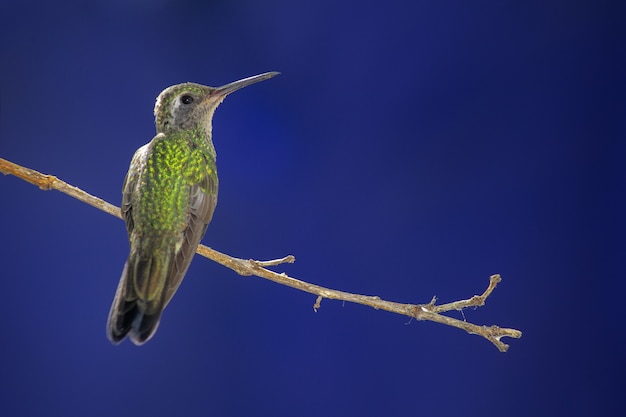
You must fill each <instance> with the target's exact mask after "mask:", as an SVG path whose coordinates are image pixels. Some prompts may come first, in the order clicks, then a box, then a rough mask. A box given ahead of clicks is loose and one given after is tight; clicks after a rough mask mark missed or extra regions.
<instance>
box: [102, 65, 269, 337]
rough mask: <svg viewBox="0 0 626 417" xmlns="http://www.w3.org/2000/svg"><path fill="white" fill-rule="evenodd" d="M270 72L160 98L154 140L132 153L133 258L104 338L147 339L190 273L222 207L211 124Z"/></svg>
mask: <svg viewBox="0 0 626 417" xmlns="http://www.w3.org/2000/svg"><path fill="white" fill-rule="evenodd" d="M276 74H278V73H275V72H271V73H265V74H261V75H258V76H255V77H250V78H246V79H243V80H240V81H236V82H234V83H231V84H227V85H225V86H223V87H219V88H213V87H207V86H203V85H199V84H193V83H185V84H178V85H175V86H172V87H169V88H167V89H165V90H164V91H163V92H162V93H161V94H160V95H159V97H158V98H157V103H156V106H155V110H154V112H155V119H156V127H157V135H156V136H155V137H154V139H152V141H150V142H149V143H148V144H146V145H144V146H142V147H141V148H139V149H138V150H137V152H135V155H134V156H133V159H132V161H131V164H130V168H129V171H128V174H127V175H126V179H125V180H124V187H123V197H122V215H123V217H124V220H125V221H126V228H127V231H128V238H129V242H130V254H129V256H128V260H127V261H126V265H125V266H124V271H123V272H122V277H121V278H120V283H119V285H118V288H117V292H116V294H115V298H114V300H113V305H112V306H111V312H110V314H109V320H108V324H107V334H108V337H109V339H110V340H111V341H112V342H113V343H118V342H120V341H121V340H122V339H124V337H126V336H127V335H128V336H129V337H130V339H131V340H132V341H133V343H135V344H137V345H141V344H143V343H145V342H146V341H147V340H149V339H150V338H151V337H152V335H153V334H154V332H155V331H156V328H157V326H158V324H159V320H160V318H161V313H162V312H163V309H164V308H165V306H166V305H167V304H168V303H169V301H170V300H171V298H172V296H173V295H174V293H175V292H176V289H177V288H178V286H179V285H180V283H181V282H182V279H183V278H184V276H185V273H186V272H187V269H188V268H189V264H190V263H191V260H192V258H193V256H194V254H195V252H196V248H197V247H198V244H199V243H200V240H201V239H202V237H203V236H204V233H205V232H206V229H207V226H208V224H209V222H210V221H211V218H212V216H213V211H214V210H215V206H216V204H217V190H218V178H217V168H216V164H215V149H214V147H213V142H212V137H211V135H212V126H211V120H212V117H213V113H214V111H215V109H216V108H217V106H218V105H219V104H220V103H221V102H222V100H223V99H224V97H225V96H226V95H228V94H229V93H231V92H233V91H236V90H238V89H239V88H242V87H245V86H247V85H250V84H252V83H255V82H258V81H262V80H266V79H268V78H271V77H273V76H274V75H276Z"/></svg>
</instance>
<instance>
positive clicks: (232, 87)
mask: <svg viewBox="0 0 626 417" xmlns="http://www.w3.org/2000/svg"><path fill="white" fill-rule="evenodd" d="M278 74H280V72H276V71H272V72H264V73H263V74H259V75H253V76H252V77H248V78H244V79H243V80H239V81H235V82H232V83H230V84H226V85H223V86H221V87H217V88H216V89H215V90H213V91H212V92H211V94H210V95H211V96H212V97H216V96H218V97H226V96H227V95H228V94H230V93H232V92H234V91H237V90H239V89H240V88H244V87H247V86H249V85H251V84H254V83H258V82H259V81H265V80H269V79H270V78H272V77H274V76H276V75H278Z"/></svg>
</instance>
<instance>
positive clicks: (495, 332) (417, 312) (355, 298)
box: [0, 158, 522, 352]
mask: <svg viewBox="0 0 626 417" xmlns="http://www.w3.org/2000/svg"><path fill="white" fill-rule="evenodd" d="M0 172H2V173H3V174H5V175H6V174H9V175H15V176H16V177H19V178H21V179H23V180H25V181H28V182H30V183H31V184H34V185H36V186H38V187H39V188H41V189H42V190H58V191H61V192H62V193H65V194H68V195H70V196H72V197H74V198H76V199H78V200H80V201H82V202H84V203H87V204H89V205H92V206H94V207H96V208H98V209H100V210H102V211H105V212H107V213H109V214H111V215H113V216H115V217H118V218H121V216H120V209H119V207H116V206H114V205H112V204H109V203H107V202H106V201H104V200H102V199H100V198H98V197H94V196H92V195H91V194H88V193H86V192H84V191H83V190H81V189H79V188H76V187H73V186H71V185H69V184H67V183H65V182H64V181H61V180H60V179H58V178H57V177H55V176H52V175H45V174H42V173H40V172H37V171H34V170H32V169H29V168H25V167H22V166H20V165H17V164H14V163H12V162H9V161H7V160H5V159H2V158H0ZM197 253H198V254H200V255H202V256H204V257H206V258H209V259H211V260H213V261H215V262H217V263H219V264H222V265H224V266H225V267H227V268H230V269H232V270H233V271H235V272H237V273H238V274H239V275H244V276H250V275H254V276H257V277H261V278H265V279H268V280H270V281H274V282H276V283H278V284H282V285H286V286H288V287H292V288H296V289H298V290H300V291H305V292H308V293H311V294H314V295H317V299H316V300H315V304H314V305H313V309H314V310H315V311H317V310H318V309H319V308H320V305H321V302H322V299H324V298H328V299H331V300H342V301H348V302H351V303H357V304H363V305H366V306H370V307H373V308H375V309H376V310H386V311H390V312H392V313H397V314H402V315H404V316H408V317H411V318H414V319H417V320H430V321H434V322H437V323H442V324H445V325H448V326H452V327H457V328H459V329H463V330H465V331H466V332H468V333H470V334H476V335H479V336H482V337H484V338H485V339H487V340H489V341H490V342H491V343H493V344H494V345H495V346H496V347H497V348H498V349H499V350H500V352H506V351H507V349H508V348H509V345H507V344H506V343H504V342H502V341H501V340H500V339H501V338H503V337H513V338H516V339H519V338H520V337H522V332H520V331H519V330H515V329H507V328H501V327H498V326H479V325H476V324H472V323H468V322H467V321H464V320H458V319H454V318H451V317H448V316H445V315H442V314H441V313H444V312H447V311H452V310H462V309H464V308H467V307H479V306H482V305H484V304H485V300H486V299H487V297H489V295H491V293H492V291H493V290H494V289H495V287H496V285H498V283H499V282H500V281H501V278H500V275H498V274H496V275H492V276H491V277H490V279H489V286H488V287H487V289H486V290H485V291H484V292H483V293H482V294H481V295H475V296H473V297H471V298H469V299H467V300H460V301H455V302H453V303H448V304H439V305H436V304H435V302H436V298H434V297H433V299H432V300H431V301H430V302H429V303H427V304H402V303H396V302H393V301H385V300H382V299H380V297H377V296H369V295H361V294H352V293H348V292H344V291H337V290H332V289H329V288H324V287H320V286H319V285H315V284H309V283H308V282H304V281H300V280H298V279H295V278H292V277H289V276H287V274H285V273H282V274H279V273H276V272H273V271H270V270H269V269H266V267H268V266H277V265H280V264H284V263H293V262H295V258H294V257H293V256H292V255H289V256H286V257H284V258H281V259H275V260H271V261H255V260H252V259H240V258H233V257H232V256H229V255H226V254H223V253H220V252H218V251H216V250H214V249H211V248H209V247H207V246H203V245H200V246H198V250H197Z"/></svg>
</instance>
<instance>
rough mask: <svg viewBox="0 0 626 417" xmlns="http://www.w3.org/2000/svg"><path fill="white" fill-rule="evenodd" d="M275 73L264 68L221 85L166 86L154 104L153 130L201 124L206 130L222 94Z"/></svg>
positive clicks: (265, 78) (160, 131)
mask: <svg viewBox="0 0 626 417" xmlns="http://www.w3.org/2000/svg"><path fill="white" fill-rule="evenodd" d="M278 74H279V73H278V72H266V73H263V74H259V75H255V76H253V77H248V78H244V79H243V80H239V81H235V82H232V83H230V84H226V85H223V86H221V87H209V86H206V85H201V84H195V83H183V84H176V85H173V86H171V87H168V88H166V89H165V90H163V91H162V92H161V94H159V97H157V100H156V105H155V106H154V117H155V122H156V128H157V133H162V132H163V133H165V132H168V131H172V130H188V129H194V128H196V127H203V128H204V129H205V130H206V131H207V133H209V134H210V133H211V119H212V118H213V113H214V112H215V109H216V108H217V106H219V105H220V103H221V102H222V100H224V97H226V96H227V95H228V94H230V93H232V92H234V91H237V90H239V89H240V88H243V87H246V86H248V85H250V84H254V83H257V82H259V81H264V80H267V79H269V78H272V77H274V76H275V75H278Z"/></svg>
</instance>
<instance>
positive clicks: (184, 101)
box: [180, 94, 193, 104]
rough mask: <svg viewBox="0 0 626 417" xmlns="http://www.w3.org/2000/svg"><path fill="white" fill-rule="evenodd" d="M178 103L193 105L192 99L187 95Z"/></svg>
mask: <svg viewBox="0 0 626 417" xmlns="http://www.w3.org/2000/svg"><path fill="white" fill-rule="evenodd" d="M180 102H181V103H183V104H191V103H193V97H191V96H190V95H188V94H185V95H184V96H182V97H181V98H180Z"/></svg>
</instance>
